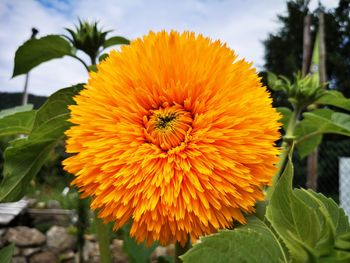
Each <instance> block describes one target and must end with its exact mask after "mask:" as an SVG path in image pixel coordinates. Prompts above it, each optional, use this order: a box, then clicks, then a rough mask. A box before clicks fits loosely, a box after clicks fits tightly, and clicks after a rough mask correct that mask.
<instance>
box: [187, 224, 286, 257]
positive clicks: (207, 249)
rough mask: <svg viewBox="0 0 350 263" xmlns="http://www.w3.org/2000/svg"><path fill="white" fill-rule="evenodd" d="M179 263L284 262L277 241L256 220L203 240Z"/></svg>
mask: <svg viewBox="0 0 350 263" xmlns="http://www.w3.org/2000/svg"><path fill="white" fill-rule="evenodd" d="M252 252H253V253H252ZM181 259H182V260H183V262H184V263H187V262H188V263H196V262H198V263H209V262H216V263H220V262H221V263H235V262H247V263H261V262H269V263H281V262H285V263H287V262H288V261H287V258H286V255H285V252H284V250H283V247H282V245H281V243H280V242H279V240H278V237H277V236H276V235H275V234H274V233H273V231H272V230H271V229H270V228H269V227H268V226H267V225H266V224H265V223H264V222H263V221H261V220H259V219H258V218H256V217H250V218H249V219H248V224H247V225H243V226H240V227H237V228H235V229H234V230H222V231H220V232H219V233H217V234H213V235H210V236H207V237H203V238H202V239H201V242H200V243H198V244H196V245H194V246H193V248H192V249H191V250H189V251H188V252H187V253H186V254H185V255H183V256H181Z"/></svg>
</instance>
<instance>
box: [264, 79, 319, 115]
mask: <svg viewBox="0 0 350 263" xmlns="http://www.w3.org/2000/svg"><path fill="white" fill-rule="evenodd" d="M268 84H269V87H270V88H271V89H272V90H274V91H283V92H284V93H286V95H287V96H288V101H289V102H290V103H291V104H292V105H293V107H294V108H299V109H304V108H306V107H307V106H309V105H310V104H312V103H314V102H316V101H317V100H318V99H319V98H321V97H322V95H323V94H324V92H325V91H324V88H323V86H322V85H320V84H319V81H318V78H317V77H316V75H307V76H305V77H302V76H301V74H296V75H295V76H294V81H293V82H290V81H289V79H287V78H286V77H283V76H280V77H277V76H276V75H275V74H273V73H268Z"/></svg>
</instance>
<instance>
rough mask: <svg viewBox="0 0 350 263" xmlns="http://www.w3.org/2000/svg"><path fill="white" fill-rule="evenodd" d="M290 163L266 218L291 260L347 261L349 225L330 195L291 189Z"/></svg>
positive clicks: (343, 213) (349, 255)
mask: <svg viewBox="0 0 350 263" xmlns="http://www.w3.org/2000/svg"><path fill="white" fill-rule="evenodd" d="M290 159H291V156H289V163H288V164H287V167H286V170H285V172H284V174H283V175H282V177H281V178H280V180H279V181H278V183H277V186H276V189H275V191H274V193H273V194H272V197H271V200H270V203H269V205H268V207H267V212H266V218H267V219H268V220H269V222H270V223H271V225H272V227H273V228H274V229H275V230H276V232H277V234H278V235H279V236H280V237H281V239H282V240H283V241H284V243H285V244H286V246H287V248H288V250H289V252H290V256H291V258H292V262H348V261H349V260H350V225H349V221H348V218H347V216H346V215H345V212H344V211H343V210H342V209H341V208H340V207H339V206H338V205H337V204H336V203H335V202H334V201H333V200H332V199H330V198H327V197H325V196H324V195H322V194H319V193H315V192H313V191H312V190H304V189H294V190H292V177H293V167H292V164H291V160H290Z"/></svg>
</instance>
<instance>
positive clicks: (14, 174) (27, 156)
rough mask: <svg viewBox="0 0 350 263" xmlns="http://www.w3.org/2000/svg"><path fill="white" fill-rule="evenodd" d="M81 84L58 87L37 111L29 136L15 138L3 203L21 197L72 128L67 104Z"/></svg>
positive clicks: (7, 152)
mask: <svg viewBox="0 0 350 263" xmlns="http://www.w3.org/2000/svg"><path fill="white" fill-rule="evenodd" d="M81 88H82V85H76V86H73V87H70V88H65V89H62V90H59V91H58V92H56V93H54V94H53V95H51V96H50V97H49V98H48V100H47V101H46V103H45V104H44V105H43V106H42V107H41V108H40V109H39V110H38V111H37V113H36V116H35V119H34V124H33V128H32V130H31V132H30V134H29V136H28V137H27V138H24V139H19V140H15V141H13V142H12V143H11V144H10V146H9V147H8V148H7V149H6V150H5V153H4V160H5V161H4V171H3V173H4V177H3V180H2V182H1V185H0V202H5V201H6V202H9V201H14V200H18V199H20V198H21V197H22V196H23V195H24V193H25V189H26V187H27V185H28V183H29V182H30V180H32V179H33V177H34V176H35V175H36V174H37V173H38V171H39V170H40V168H41V167H42V165H43V164H44V162H45V160H46V158H47V157H48V156H49V153H50V152H51V151H52V150H53V148H54V147H55V145H56V144H57V142H59V141H60V140H61V139H63V138H64V132H65V131H66V130H67V129H68V127H70V125H71V124H70V123H69V122H67V119H68V117H69V111H68V108H67V106H68V105H71V104H74V101H73V99H72V97H73V96H74V95H76V94H77V93H78V92H79V91H80V89H81Z"/></svg>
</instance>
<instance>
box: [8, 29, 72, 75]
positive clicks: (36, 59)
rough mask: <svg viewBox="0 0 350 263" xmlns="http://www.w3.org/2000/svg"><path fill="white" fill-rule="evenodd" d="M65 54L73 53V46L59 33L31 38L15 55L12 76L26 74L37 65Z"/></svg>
mask: <svg viewBox="0 0 350 263" xmlns="http://www.w3.org/2000/svg"><path fill="white" fill-rule="evenodd" d="M65 55H72V47H71V45H70V44H69V42H68V41H67V40H65V39H64V38H63V37H61V36H58V35H49V36H45V37H42V38H39V39H30V40H28V41H26V42H25V43H24V44H23V45H22V46H20V47H19V48H18V49H17V51H16V55H15V66H14V69H13V75H12V77H15V76H18V75H21V74H26V73H28V72H29V71H30V70H31V69H32V68H34V67H36V66H37V65H39V64H41V63H43V62H46V61H49V60H51V59H55V58H61V57H63V56H65Z"/></svg>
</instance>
